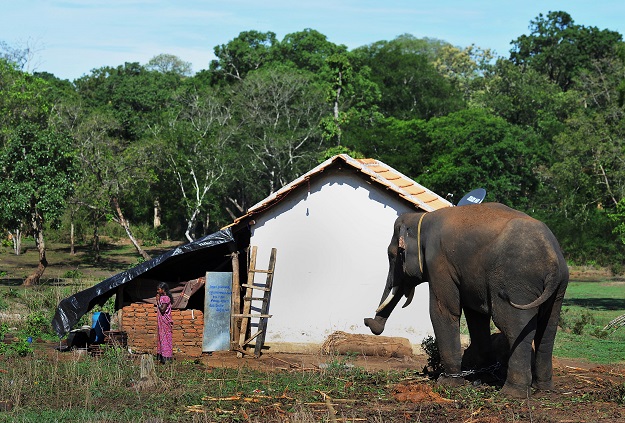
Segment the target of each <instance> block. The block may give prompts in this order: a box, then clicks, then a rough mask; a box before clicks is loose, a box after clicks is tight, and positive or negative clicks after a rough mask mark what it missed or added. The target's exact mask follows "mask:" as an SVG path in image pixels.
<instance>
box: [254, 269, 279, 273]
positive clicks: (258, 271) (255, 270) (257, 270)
mask: <svg viewBox="0 0 625 423" xmlns="http://www.w3.org/2000/svg"><path fill="white" fill-rule="evenodd" d="M248 272H251V273H273V270H260V269H250V270H248Z"/></svg>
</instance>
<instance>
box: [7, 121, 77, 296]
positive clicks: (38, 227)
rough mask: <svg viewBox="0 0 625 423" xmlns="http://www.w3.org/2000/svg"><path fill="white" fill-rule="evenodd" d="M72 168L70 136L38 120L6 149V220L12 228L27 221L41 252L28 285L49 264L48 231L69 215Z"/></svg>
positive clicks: (22, 128)
mask: <svg viewBox="0 0 625 423" xmlns="http://www.w3.org/2000/svg"><path fill="white" fill-rule="evenodd" d="M72 168H73V151H72V149H71V142H70V138H69V137H68V136H67V135H65V134H62V133H59V132H57V131H56V130H55V129H54V128H46V127H43V128H42V127H41V126H40V125H38V124H37V123H32V122H23V123H21V124H19V125H18V126H17V127H16V128H14V129H13V130H12V131H11V136H10V137H9V139H8V142H7V143H6V144H5V146H4V148H3V149H2V152H1V153H0V201H2V204H3V207H2V218H1V220H2V221H3V222H4V223H5V224H6V225H7V226H9V227H19V226H21V224H23V223H27V225H28V227H29V229H30V231H32V232H31V233H32V234H33V236H34V238H35V243H36V245H37V250H38V252H39V265H38V266H37V269H36V270H35V271H34V272H33V273H32V274H31V275H30V276H28V277H27V278H26V279H25V280H24V285H26V286H30V285H35V284H37V283H38V282H39V279H40V278H41V276H42V275H43V273H44V271H45V269H46V267H47V266H48V261H47V259H46V244H45V236H44V229H45V227H46V224H51V225H55V224H57V223H58V219H59V217H60V216H61V215H62V213H63V210H64V207H65V201H66V198H67V197H68V196H69V194H70V192H71V188H72V175H73V169H72Z"/></svg>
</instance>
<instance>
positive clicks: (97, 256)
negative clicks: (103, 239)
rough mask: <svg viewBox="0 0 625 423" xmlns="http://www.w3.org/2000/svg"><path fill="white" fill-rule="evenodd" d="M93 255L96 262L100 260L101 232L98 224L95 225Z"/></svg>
mask: <svg viewBox="0 0 625 423" xmlns="http://www.w3.org/2000/svg"><path fill="white" fill-rule="evenodd" d="M91 248H92V249H93V256H94V258H95V261H96V263H97V262H99V261H100V232H99V231H98V224H97V223H96V224H95V225H93V244H92V247H91Z"/></svg>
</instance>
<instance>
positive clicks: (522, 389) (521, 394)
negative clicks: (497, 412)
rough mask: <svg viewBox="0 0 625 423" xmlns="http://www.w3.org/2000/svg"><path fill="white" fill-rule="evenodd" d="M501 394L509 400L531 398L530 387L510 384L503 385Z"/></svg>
mask: <svg viewBox="0 0 625 423" xmlns="http://www.w3.org/2000/svg"><path fill="white" fill-rule="evenodd" d="M500 392H501V393H502V394H503V395H504V396H506V397H509V398H519V399H525V398H529V396H530V389H529V386H518V385H513V384H511V383H508V382H506V383H505V384H504V385H503V388H501V391H500Z"/></svg>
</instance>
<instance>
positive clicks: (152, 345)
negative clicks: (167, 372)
mask: <svg viewBox="0 0 625 423" xmlns="http://www.w3.org/2000/svg"><path fill="white" fill-rule="evenodd" d="M171 318H172V320H173V322H174V326H173V344H174V357H175V356H176V355H177V354H178V355H187V356H190V357H199V356H200V355H202V334H203V332H204V313H202V312H201V311H200V310H172V311H171ZM121 323H122V328H121V330H123V331H124V332H126V333H127V335H128V346H129V347H130V348H132V350H133V351H135V352H145V353H150V354H156V342H157V341H156V309H155V307H154V305H152V304H145V303H134V304H130V305H127V306H126V307H124V308H123V309H122V322H121Z"/></svg>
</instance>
